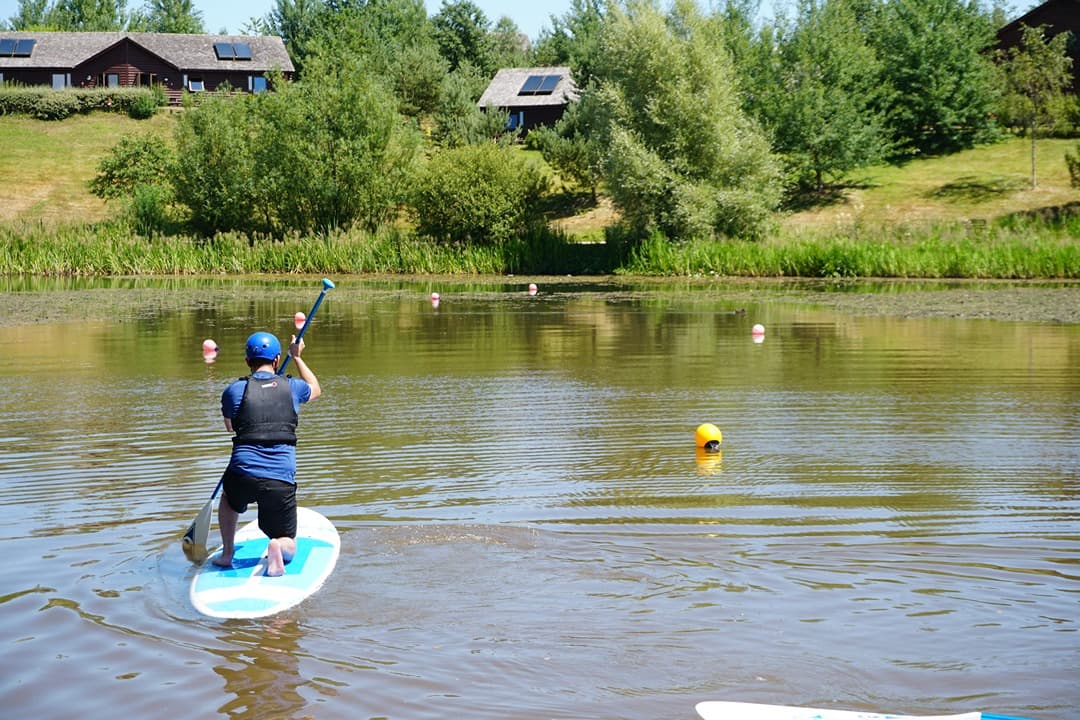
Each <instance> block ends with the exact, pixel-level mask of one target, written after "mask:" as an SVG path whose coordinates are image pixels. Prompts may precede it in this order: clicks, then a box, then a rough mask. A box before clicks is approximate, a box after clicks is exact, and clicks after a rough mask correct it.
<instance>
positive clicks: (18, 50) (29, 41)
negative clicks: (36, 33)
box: [15, 38, 37, 57]
mask: <svg viewBox="0 0 1080 720" xmlns="http://www.w3.org/2000/svg"><path fill="white" fill-rule="evenodd" d="M36 42H37V41H36V40H34V38H22V39H21V40H16V41H15V57H30V55H31V53H33V52H34V43H36Z"/></svg>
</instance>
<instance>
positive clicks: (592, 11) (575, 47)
mask: <svg viewBox="0 0 1080 720" xmlns="http://www.w3.org/2000/svg"><path fill="white" fill-rule="evenodd" d="M603 8H604V3H603V2H602V0H571V2H570V9H569V10H568V11H567V12H566V14H564V15H563V16H562V17H561V18H555V17H553V18H552V19H551V24H552V28H551V30H546V29H545V30H543V31H541V33H540V38H539V40H538V41H537V43H536V47H535V48H534V49H533V64H535V65H539V66H552V65H569V66H570V67H571V68H572V69H573V71H574V77H575V78H576V79H577V81H578V84H579V85H580V86H581V87H584V86H586V85H588V84H589V83H591V82H592V81H593V80H594V79H595V77H596V72H595V71H596V66H597V63H598V62H599V60H600V55H601V53H602V50H601V42H600V38H601V28H602V25H603V22H604V12H603Z"/></svg>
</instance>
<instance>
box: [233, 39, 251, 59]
mask: <svg viewBox="0 0 1080 720" xmlns="http://www.w3.org/2000/svg"><path fill="white" fill-rule="evenodd" d="M232 46H233V51H234V52H235V53H236V59H237V60H250V59H251V46H250V45H248V44H247V43H246V42H238V43H233V44H232Z"/></svg>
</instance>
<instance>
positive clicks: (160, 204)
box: [129, 185, 171, 236]
mask: <svg viewBox="0 0 1080 720" xmlns="http://www.w3.org/2000/svg"><path fill="white" fill-rule="evenodd" d="M170 197H171V193H170V190H169V188H166V187H162V186H160V185H139V186H138V187H136V188H135V193H134V195H132V198H131V207H130V211H129V212H130V220H131V226H132V228H133V229H134V230H135V232H137V233H139V234H140V235H146V236H150V235H154V234H156V233H160V232H164V231H165V230H167V229H168V228H169V213H168V208H169V200H170Z"/></svg>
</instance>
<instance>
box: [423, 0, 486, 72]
mask: <svg viewBox="0 0 1080 720" xmlns="http://www.w3.org/2000/svg"><path fill="white" fill-rule="evenodd" d="M431 25H432V27H433V28H434V37H435V42H436V43H438V46H439V51H440V52H441V53H442V56H443V57H444V58H446V61H447V62H449V63H450V69H451V70H457V69H458V68H459V67H461V66H462V65H465V64H470V65H472V66H473V67H476V68H479V69H480V70H481V71H482V72H483V73H484V74H485V75H490V74H492V73H494V71H495V70H496V69H497V68H496V67H495V63H494V58H495V45H494V41H493V38H492V36H491V22H490V21H489V20H488V17H487V15H485V14H484V11H483V10H481V9H480V7H479V6H478V5H476V3H474V2H472V1H471V0H443V4H442V7H441V8H440V9H439V12H437V13H435V15H434V16H432V18H431Z"/></svg>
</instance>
